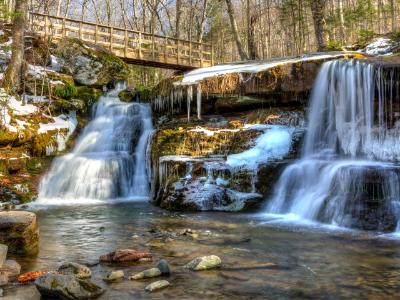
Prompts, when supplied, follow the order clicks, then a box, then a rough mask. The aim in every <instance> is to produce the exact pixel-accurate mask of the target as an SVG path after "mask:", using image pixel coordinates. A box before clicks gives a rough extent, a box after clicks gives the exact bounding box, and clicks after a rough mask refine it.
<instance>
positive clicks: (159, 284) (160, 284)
mask: <svg viewBox="0 0 400 300" xmlns="http://www.w3.org/2000/svg"><path fill="white" fill-rule="evenodd" d="M170 285H171V284H170V283H169V282H168V281H167V280H159V281H156V282H153V283H150V284H149V285H148V286H146V288H145V291H146V292H155V291H158V290H161V289H164V288H166V287H168V286H170Z"/></svg>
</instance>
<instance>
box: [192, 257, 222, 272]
mask: <svg viewBox="0 0 400 300" xmlns="http://www.w3.org/2000/svg"><path fill="white" fill-rule="evenodd" d="M220 266H221V259H220V258H219V257H218V256H216V255H209V256H202V257H197V258H195V259H193V260H192V261H191V262H189V263H188V264H187V265H185V268H187V269H190V270H192V271H202V270H209V269H215V268H219V267H220Z"/></svg>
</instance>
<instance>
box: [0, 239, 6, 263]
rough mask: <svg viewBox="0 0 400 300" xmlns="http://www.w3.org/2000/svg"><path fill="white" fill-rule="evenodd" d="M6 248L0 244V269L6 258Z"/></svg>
mask: <svg viewBox="0 0 400 300" xmlns="http://www.w3.org/2000/svg"><path fill="white" fill-rule="evenodd" d="M7 252H8V247H7V245H3V244H0V268H1V267H2V266H3V264H4V262H5V261H6V258H7Z"/></svg>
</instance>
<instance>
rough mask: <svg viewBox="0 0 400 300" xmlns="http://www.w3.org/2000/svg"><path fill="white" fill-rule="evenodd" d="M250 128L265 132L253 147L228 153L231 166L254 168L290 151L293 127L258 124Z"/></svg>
mask: <svg viewBox="0 0 400 300" xmlns="http://www.w3.org/2000/svg"><path fill="white" fill-rule="evenodd" d="M248 128H249V129H251V128H253V129H258V130H260V129H262V130H264V133H263V134H262V135H261V136H259V137H258V138H257V140H256V144H255V146H254V147H253V148H250V149H248V150H246V151H244V152H241V153H237V154H231V155H228V157H227V164H228V165H230V166H231V167H233V168H240V167H244V168H247V169H253V170H254V169H256V168H257V166H258V165H259V164H260V163H263V162H267V161H269V160H271V159H280V158H282V157H284V156H285V155H287V154H288V153H289V151H290V147H291V144H292V133H293V131H294V129H293V128H289V127H283V126H278V125H256V126H252V127H249V126H248Z"/></svg>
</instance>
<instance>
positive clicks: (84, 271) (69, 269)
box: [58, 262, 92, 279]
mask: <svg viewBox="0 0 400 300" xmlns="http://www.w3.org/2000/svg"><path fill="white" fill-rule="evenodd" d="M58 272H59V273H60V274H63V275H74V276H75V277H76V278H78V279H84V278H90V277H91V276H92V271H90V269H89V268H88V267H86V266H84V265H80V264H77V263H73V262H65V263H63V264H62V265H61V266H60V267H59V268H58Z"/></svg>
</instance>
